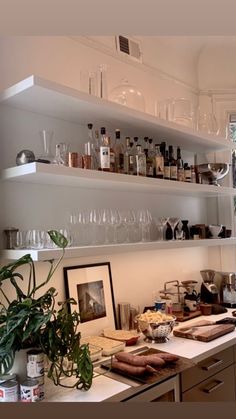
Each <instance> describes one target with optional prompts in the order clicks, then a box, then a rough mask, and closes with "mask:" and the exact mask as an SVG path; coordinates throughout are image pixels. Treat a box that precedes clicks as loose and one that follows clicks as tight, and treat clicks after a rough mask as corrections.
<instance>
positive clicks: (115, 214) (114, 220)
mask: <svg viewBox="0 0 236 419" xmlns="http://www.w3.org/2000/svg"><path fill="white" fill-rule="evenodd" d="M120 224H121V215H120V212H119V211H118V210H117V209H114V210H113V209H112V210H111V225H112V226H113V232H114V235H113V241H114V243H117V242H118V236H117V229H118V227H119V225H120Z"/></svg>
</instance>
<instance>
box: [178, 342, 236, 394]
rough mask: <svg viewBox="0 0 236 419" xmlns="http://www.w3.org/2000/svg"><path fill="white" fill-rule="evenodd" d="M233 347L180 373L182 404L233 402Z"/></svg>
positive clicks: (235, 385)
mask: <svg viewBox="0 0 236 419" xmlns="http://www.w3.org/2000/svg"><path fill="white" fill-rule="evenodd" d="M235 362H236V360H235V345H234V346H231V347H229V348H227V349H225V350H223V351H220V352H218V353H216V354H215V355H213V356H211V357H209V358H207V359H205V360H203V361H201V362H199V363H197V365H196V366H194V367H193V368H190V369H188V370H186V371H184V372H183V373H181V394H182V401H183V402H188V401H189V402H216V401H235V400H236V396H235V388H236V381H235V365H236V364H235Z"/></svg>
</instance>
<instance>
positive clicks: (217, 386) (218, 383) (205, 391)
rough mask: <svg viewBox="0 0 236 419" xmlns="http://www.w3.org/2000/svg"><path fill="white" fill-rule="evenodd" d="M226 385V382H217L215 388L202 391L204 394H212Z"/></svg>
mask: <svg viewBox="0 0 236 419" xmlns="http://www.w3.org/2000/svg"><path fill="white" fill-rule="evenodd" d="M223 385H224V381H217V384H215V385H214V386H213V387H210V388H203V389H202V391H204V393H208V394H210V393H212V392H213V391H215V390H217V389H218V388H219V387H221V386H223Z"/></svg>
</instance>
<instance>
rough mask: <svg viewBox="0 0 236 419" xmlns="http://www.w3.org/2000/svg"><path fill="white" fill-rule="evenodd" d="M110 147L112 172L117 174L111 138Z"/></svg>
mask: <svg viewBox="0 0 236 419" xmlns="http://www.w3.org/2000/svg"><path fill="white" fill-rule="evenodd" d="M108 145H109V147H110V172H113V173H115V171H116V157H115V151H114V148H113V147H112V144H111V137H108Z"/></svg>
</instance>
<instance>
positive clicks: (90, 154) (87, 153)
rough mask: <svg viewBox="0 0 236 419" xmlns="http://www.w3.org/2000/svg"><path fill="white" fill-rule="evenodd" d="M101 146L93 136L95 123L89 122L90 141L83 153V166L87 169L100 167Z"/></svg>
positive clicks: (85, 145) (86, 143)
mask: <svg viewBox="0 0 236 419" xmlns="http://www.w3.org/2000/svg"><path fill="white" fill-rule="evenodd" d="M99 153H100V150H99V146H98V142H96V141H95V139H94V136H93V124H91V123H89V124H88V141H87V142H85V144H84V154H83V155H82V161H83V167H84V168H85V169H94V170H97V169H98V167H99Z"/></svg>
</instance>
